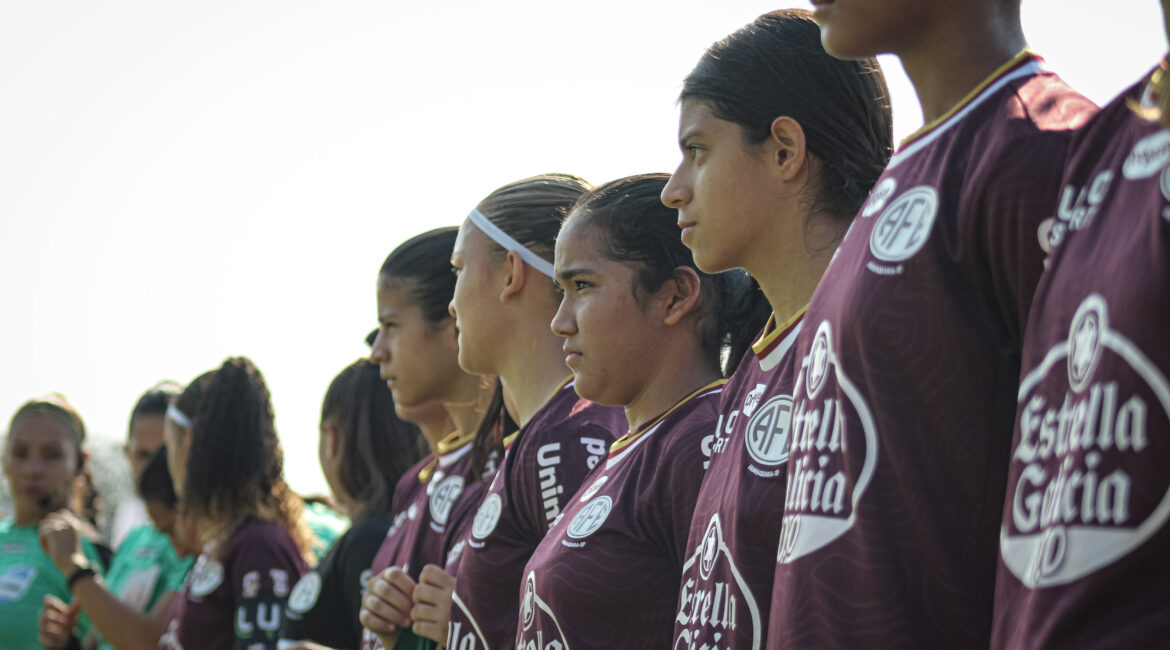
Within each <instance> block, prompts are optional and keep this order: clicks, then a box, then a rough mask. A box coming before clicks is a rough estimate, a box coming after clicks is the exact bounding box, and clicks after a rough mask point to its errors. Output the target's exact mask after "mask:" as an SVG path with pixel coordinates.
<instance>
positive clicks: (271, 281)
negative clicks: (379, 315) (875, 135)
mask: <svg viewBox="0 0 1170 650" xmlns="http://www.w3.org/2000/svg"><path fill="white" fill-rule="evenodd" d="M1024 5H1025V27H1026V29H1027V32H1028V35H1029V37H1030V41H1031V43H1032V45H1033V48H1034V49H1036V50H1038V51H1040V52H1041V53H1042V54H1044V55H1045V56H1046V58H1047V59H1048V62H1049V65H1050V67H1051V68H1053V69H1054V70H1056V71H1058V72H1060V73H1061V74H1063V75H1064V76H1065V78H1066V79H1068V80H1069V81H1070V82H1071V83H1072V84H1073V85H1074V86H1076V87H1078V88H1079V89H1080V90H1081V91H1082V92H1084V93H1085V94H1087V95H1088V96H1089V97H1091V98H1092V99H1094V100H1096V101H1098V102H1105V101H1108V100H1109V99H1110V98H1111V97H1112V96H1114V95H1115V94H1116V93H1117V92H1119V91H1120V90H1122V89H1123V88H1124V87H1125V86H1127V85H1128V84H1129V83H1131V82H1132V81H1134V80H1135V79H1136V78H1137V77H1138V76H1139V75H1140V74H1142V73H1143V72H1144V71H1146V70H1147V69H1149V68H1150V67H1151V66H1152V65H1154V64H1155V63H1156V61H1157V60H1158V58H1159V57H1160V56H1161V55H1162V53H1163V52H1164V51H1165V37H1164V36H1163V33H1162V19H1161V12H1160V10H1159V8H1158V3H1157V2H1155V1H1154V0H1111V1H1110V2H1107V3H1106V2H1089V1H1086V0H1025V1H1024ZM779 6H798V7H803V6H807V5H805V4H803V3H791V4H789V3H781V4H780V5H776V4H772V3H766V2H749V1H745V2H723V3H716V2H711V1H709V0H707V1H703V2H699V1H696V0H676V1H675V2H669V3H667V2H630V1H629V0H624V1H616V0H594V1H591V2H582V3H567V2H550V1H548V0H543V1H533V2H497V3H483V2H475V3H471V2H466V3H451V2H445V3H438V2H436V3H407V2H369V1H360V0H355V1H351V2H301V1H290V0H281V1H279V2H276V1H271V2H238V1H233V2H205V1H201V2H190V1H189V2H175V1H171V2H163V1H155V2H127V1H123V0H103V1H102V2H89V1H86V2H83V1H80V0H62V1H57V2H44V1H37V2H25V1H14V0H0V300H2V304H3V311H2V312H0V420H2V422H0V429H2V428H4V427H5V426H6V425H7V420H8V418H9V417H10V415H11V413H12V412H13V411H14V410H15V409H16V408H17V406H18V405H19V404H20V403H21V402H22V401H24V400H25V399H27V398H29V397H32V396H36V395H39V394H42V393H44V392H47V391H50V390H57V391H61V392H63V393H65V394H66V395H67V396H68V397H69V399H70V400H72V401H73V402H74V403H75V404H76V405H77V407H78V408H79V409H80V410H81V412H82V414H83V416H84V417H85V418H86V420H87V422H88V424H89V427H90V430H91V432H92V435H93V436H94V437H95V439H97V440H101V439H107V440H109V439H114V438H120V437H122V436H124V435H125V427H126V418H127V416H128V414H129V410H130V408H131V407H132V406H133V403H134V400H135V399H136V398H137V396H138V395H139V393H141V392H142V391H143V390H144V389H146V388H147V387H149V386H150V385H151V384H153V383H154V382H156V381H158V380H160V379H164V378H170V379H175V380H178V381H180V382H187V381H189V380H191V379H192V378H193V377H195V376H196V375H197V374H199V373H200V372H202V371H204V370H207V369H210V368H212V367H215V366H217V365H218V364H219V363H220V362H221V361H222V360H223V359H224V357H226V356H229V355H236V354H244V355H248V356H250V357H252V358H253V359H254V360H255V361H256V362H257V364H258V365H259V366H260V368H261V369H262V370H263V372H264V373H265V376H266V378H267V380H268V383H269V386H270V388H271V390H272V394H273V401H274V406H275V409H276V413H277V426H278V429H279V431H280V433H281V436H282V439H283V441H284V446H285V452H286V459H287V460H286V473H287V475H288V477H289V479H290V481H291V483H292V485H293V487H294V488H295V489H297V490H300V491H304V492H310V491H320V490H323V489H324V480H323V479H322V477H321V474H320V470H319V468H318V465H317V460H316V436H317V419H318V412H319V408H320V400H321V397H322V395H323V393H324V390H325V388H326V387H327V385H328V383H329V381H330V380H331V379H332V378H333V376H334V375H335V374H336V373H337V372H338V371H340V370H341V369H342V368H343V367H344V366H345V365H347V364H348V363H349V362H351V361H353V360H354V359H356V358H357V357H359V356H361V355H363V354H365V352H366V347H365V345H364V343H363V338H364V336H365V334H366V333H367V332H368V331H370V329H372V328H373V327H374V325H375V309H374V281H375V276H376V273H377V270H378V267H379V266H380V264H381V262H382V259H383V258H384V257H385V256H386V254H387V253H389V252H390V250H391V249H393V248H394V246H395V245H397V244H398V243H399V242H401V241H402V240H403V239H405V238H407V237H409V236H411V235H413V234H415V233H417V232H420V231H422V230H425V229H429V228H432V227H436V226H440V225H454V224H457V223H458V222H459V221H460V220H461V218H462V217H463V216H464V215H465V214H466V213H467V211H468V210H469V209H470V208H471V207H472V206H474V205H475V204H476V203H477V202H478V200H479V199H480V198H482V197H483V196H484V195H485V194H487V193H488V192H490V191H491V190H492V189H494V188H495V187H497V186H499V185H501V184H503V183H506V182H509V181H512V180H516V179H518V178H522V177H525V176H530V175H532V174H536V173H540V172H546V171H565V172H572V173H576V174H580V175H582V176H585V177H586V178H588V179H589V180H591V181H593V182H597V183H600V182H604V181H607V180H611V179H614V178H617V177H621V176H625V175H629V174H634V173H642V172H652V171H661V172H669V171H671V170H673V168H674V166H675V164H676V162H677V159H678V153H677V148H676V144H675V134H676V127H677V107H676V106H675V104H674V100H675V97H676V96H677V94H678V90H679V86H680V82H681V79H682V78H683V76H685V75H686V73H687V72H688V71H689V70H690V69H691V67H692V66H693V65H694V63H695V61H697V60H698V57H699V56H700V54H701V53H702V51H703V50H704V48H706V47H707V46H708V45H709V44H710V43H711V42H712V41H714V40H716V39H719V38H721V37H723V36H725V35H726V34H728V33H730V32H731V31H733V30H735V29H736V28H738V27H740V26H741V25H743V24H744V23H746V22H749V21H750V20H751V19H753V18H754V17H755V16H756V15H758V14H760V13H763V12H765V11H768V10H771V9H774V8H778V7H779ZM883 63H884V65H885V70H886V73H887V75H888V77H889V82H890V86H891V89H892V94H893V101H894V119H895V122H894V124H895V132H896V135H897V136H898V137H902V136H905V135H907V134H909V133H910V132H912V131H913V130H915V129H916V128H917V127H918V126H919V125H920V123H921V116H920V113H919V111H918V105H917V102H916V101H915V98H914V95H913V91H912V89H911V88H910V86H909V85H908V83H907V81H906V79H905V76H904V75H903V73H902V71H901V68H900V67H899V66H898V65H897V63H896V61H890V60H888V59H885V60H883Z"/></svg>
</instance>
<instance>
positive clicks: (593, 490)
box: [580, 475, 609, 503]
mask: <svg viewBox="0 0 1170 650" xmlns="http://www.w3.org/2000/svg"><path fill="white" fill-rule="evenodd" d="M607 481H609V476H608V475H606V476H602V477H601V478H599V479H597V480H596V481H594V482H593V483H592V484H591V485H590V486H589V487H587V488H585V491H584V492H582V493H581V499H580V501H581V503H585V502H586V501H588V500H589V499H592V498H593V495H594V494H597V491H598V490H600V489H601V487H602V486H603V485H605V484H606V482H607Z"/></svg>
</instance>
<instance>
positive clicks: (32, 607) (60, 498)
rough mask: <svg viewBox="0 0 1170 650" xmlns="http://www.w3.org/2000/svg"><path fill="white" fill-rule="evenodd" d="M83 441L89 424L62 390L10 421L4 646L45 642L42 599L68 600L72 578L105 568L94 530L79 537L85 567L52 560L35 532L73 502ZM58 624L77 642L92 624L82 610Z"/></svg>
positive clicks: (0, 615)
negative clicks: (64, 566)
mask: <svg viewBox="0 0 1170 650" xmlns="http://www.w3.org/2000/svg"><path fill="white" fill-rule="evenodd" d="M84 444H85V423H84V422H83V421H82V419H81V415H80V414H78V412H77V410H76V409H75V408H73V405H72V404H70V403H69V402H68V401H67V400H66V399H65V398H64V397H62V396H61V395H56V394H53V395H46V396H44V397H42V398H39V399H34V400H30V401H28V402H25V403H24V404H23V405H22V406H21V407H20V408H19V409H17V411H16V413H15V414H14V415H13V416H12V420H11V421H10V422H9V425H8V435H7V437H6V438H5V440H4V450H3V456H2V460H3V467H4V477H5V478H6V479H7V480H8V488H9V491H10V492H11V494H12V501H13V515H12V516H10V517H6V518H5V519H4V520H3V521H0V548H2V549H3V552H0V639H2V640H3V645H4V648H5V650H9V649H11V650H26V649H28V650H33V649H35V648H41V647H42V645H41V644H40V643H39V642H38V638H37V637H38V623H37V621H38V618H39V617H38V612H40V609H41V603H42V601H43V600H44V598H45V597H46V596H52V597H54V598H56V599H58V600H60V601H69V600H71V598H72V597H71V595H70V592H69V588H70V586H71V582H70V581H73V583H75V582H76V581H77V580H78V579H80V578H81V577H84V576H85V575H86V573H88V571H95V572H99V573H100V572H102V571H104V570H105V567H104V565H103V560H102V559H101V556H100V555H99V553H98V550H97V548H96V546H95V544H94V543H93V542H92V541H91V540H90V536H89V535H83V536H82V539H81V540H80V547H81V552H82V555H81V556H80V557H79V558H78V560H77V561H78V563H79V564H81V565H82V570H81V572H77V571H70V572H69V573H62V572H61V571H59V570H58V569H57V568H56V567H55V566H54V565H53V562H52V560H51V559H50V558H49V556H48V555H47V554H45V552H44V551H43V550H42V549H41V545H40V542H39V540H38V536H37V526H38V525H39V524H40V523H41V521H43V520H44V518H45V517H46V516H47V515H48V514H49V513H51V512H56V511H60V510H64V509H66V508H68V506H69V503H70V500H71V499H72V496H73V490H74V485H75V484H76V482H77V480H78V478H79V477H80V476H81V474H82V471H83V467H84V465H85V463H86V454H85V452H84V450H83V445H84ZM61 624H62V627H63V630H62V632H63V633H64V634H65V636H72V637H73V638H74V640H75V641H76V640H77V639H81V638H84V637H85V636H86V634H87V632H88V630H89V619H88V618H86V617H84V616H82V617H80V618H77V619H74V618H73V617H69V618H68V619H64V620H62V621H61Z"/></svg>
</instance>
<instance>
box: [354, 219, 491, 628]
mask: <svg viewBox="0 0 1170 650" xmlns="http://www.w3.org/2000/svg"><path fill="white" fill-rule="evenodd" d="M457 232H458V231H457V229H456V228H442V229H438V230H432V231H430V232H426V233H423V234H421V235H418V236H416V237H414V238H412V239H410V240H408V241H406V242H405V243H403V244H401V245H400V246H398V248H396V249H394V251H393V252H392V253H390V255H389V256H388V257H387V258H386V261H385V262H384V263H383V264H382V268H381V271H380V272H379V274H378V284H377V300H378V303H377V304H378V321H379V323H380V327H379V329H378V333H377V335H376V337H375V340H374V343H373V347H372V352H371V359H372V360H373V361H374V362H376V363H378V364H379V367H380V369H381V376H382V378H383V380H384V382H385V383H387V384H389V386H390V390H391V392H392V393H393V395H394V405H395V408H397V409H398V412H399V415H401V416H402V417H404V418H406V419H412V420H414V421H416V422H418V423H419V424H420V425H421V426H422V430H423V434H424V436H425V437H426V441H427V444H428V446H429V449H430V452H431V453H430V454H428V455H427V456H426V457H425V458H423V459H422V461H420V462H419V463H418V464H417V465H416V466H415V467H412V468H411V469H409V470H407V471H406V473H405V474H404V475H403V477H402V479H401V481H400V482H399V484H398V487H397V488H396V489H395V499H394V500H395V507H394V513H395V514H394V521H393V522H392V525H391V526H390V529H389V531H388V532H386V531H383V532H384V533H386V534H385V535H384V538H385V539H384V540H383V542H382V545H381V548H380V549H379V550H378V553H377V555H376V556H375V557H374V561H373V565H372V567H370V568H371V571H372V573H371V575H372V576H377V577H378V578H377V579H378V580H379V581H387V582H388V583H390V584H394V585H397V587H396V588H397V589H401V590H404V591H406V592H408V593H409V592H410V591H411V590H412V586H413V585H414V584H415V583H417V581H418V580H419V579H420V575H421V574H422V572H423V567H424V566H426V565H441V564H442V563H443V559H444V557H445V555H446V550H445V548H444V546H443V537H444V535H445V534H446V532H447V530H448V529H449V528H450V527H452V526H454V525H456V523H457V520H456V519H455V518H454V516H453V515H454V513H455V512H456V509H457V506H458V504H459V503H460V502H461V501H462V500H464V499H475V498H477V496H478V495H479V494H481V493H482V490H483V489H484V487H486V483H485V481H484V480H482V478H483V476H484V475H490V473H491V471H492V469H493V467H494V465H493V463H492V461H491V458H490V457H489V456H488V455H483V456H479V455H476V454H475V453H474V450H473V448H472V441H473V440H476V438H477V436H478V435H480V434H479V431H480V430H481V429H480V427H481V419H482V414H483V405H482V403H481V402H486V395H487V394H488V389H487V386H490V383H485V380H484V378H482V377H480V376H479V375H477V374H474V373H470V372H466V371H464V370H463V369H462V368H460V367H459V350H458V339H457V334H456V330H455V319H454V318H452V317H451V315H450V313H448V310H447V305H448V304H449V303H450V302H451V296H452V294H453V292H454V289H455V276H454V274H452V273H451V265H450V262H449V260H450V258H451V250H452V247H453V246H454V244H455V237H456V234H457ZM370 584H372V582H371V583H367V587H368V586H369V585H370ZM408 597H409V596H407V598H408ZM407 610H409V608H407ZM355 612H356V610H355ZM359 617H360V620H361V621H362V623H363V625H365V626H366V627H367V628H368V629H366V630H365V631H364V633H363V641H362V647H363V648H380V647H386V648H390V647H392V646H395V645H397V646H399V647H415V646H416V645H420V644H422V645H425V644H426V643H428V642H427V641H426V639H425V638H417V637H415V635H414V632H413V631H411V629H410V627H411V625H410V622H405V623H404V624H403V625H401V626H399V627H396V628H395V629H394V630H392V631H391V630H387V629H386V628H385V627H378V625H377V620H376V619H374V618H371V612H369V611H363V612H361V613H360V614H359ZM367 621H371V622H367ZM379 633H380V634H379Z"/></svg>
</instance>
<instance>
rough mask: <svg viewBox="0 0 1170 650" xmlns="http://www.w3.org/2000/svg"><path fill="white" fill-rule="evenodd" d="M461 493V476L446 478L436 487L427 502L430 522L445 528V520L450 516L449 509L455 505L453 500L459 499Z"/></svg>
mask: <svg viewBox="0 0 1170 650" xmlns="http://www.w3.org/2000/svg"><path fill="white" fill-rule="evenodd" d="M461 492H463V477H462V476H448V477H447V478H445V479H443V480H442V481H441V482H440V483H439V484H438V485H436V486H435V489H434V490H432V491H431V496H430V500H429V503H430V509H431V520H432V521H434V522H435V523H436V524H438V525H440V526H446V525H447V519H448V518H449V517H450V516H451V507H452V506H453V505H455V499H457V498H459V493H461Z"/></svg>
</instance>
